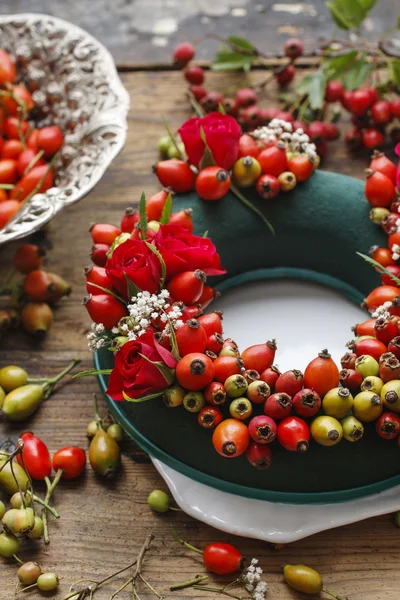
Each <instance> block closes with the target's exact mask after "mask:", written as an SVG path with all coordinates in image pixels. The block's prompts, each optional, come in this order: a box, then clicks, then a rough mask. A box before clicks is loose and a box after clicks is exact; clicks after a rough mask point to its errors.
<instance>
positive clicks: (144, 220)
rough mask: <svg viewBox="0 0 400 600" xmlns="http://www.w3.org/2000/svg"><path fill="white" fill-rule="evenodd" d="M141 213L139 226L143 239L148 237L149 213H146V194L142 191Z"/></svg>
mask: <svg viewBox="0 0 400 600" xmlns="http://www.w3.org/2000/svg"><path fill="white" fill-rule="evenodd" d="M139 215H140V220H139V227H140V231H141V232H142V239H146V235H147V222H148V221H147V213H146V196H145V194H144V192H142V195H141V197H140V202H139Z"/></svg>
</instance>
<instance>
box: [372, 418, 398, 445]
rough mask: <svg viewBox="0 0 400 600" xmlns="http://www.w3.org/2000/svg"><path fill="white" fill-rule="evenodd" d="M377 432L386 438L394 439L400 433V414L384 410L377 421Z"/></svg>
mask: <svg viewBox="0 0 400 600" xmlns="http://www.w3.org/2000/svg"><path fill="white" fill-rule="evenodd" d="M376 432H377V434H378V435H379V436H380V437H381V438H383V439H384V440H393V439H394V438H396V437H397V436H398V435H399V433H400V416H399V415H397V414H396V413H393V412H384V413H382V414H381V416H380V417H379V419H378V420H377V422H376Z"/></svg>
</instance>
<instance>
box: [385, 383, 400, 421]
mask: <svg viewBox="0 0 400 600" xmlns="http://www.w3.org/2000/svg"><path fill="white" fill-rule="evenodd" d="M381 398H382V400H383V402H384V403H385V406H386V408H387V409H388V410H392V411H394V412H397V413H398V412H400V380H399V379H392V381H388V382H387V383H385V385H384V386H383V387H382V389H381Z"/></svg>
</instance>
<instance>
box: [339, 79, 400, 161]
mask: <svg viewBox="0 0 400 600" xmlns="http://www.w3.org/2000/svg"><path fill="white" fill-rule="evenodd" d="M333 83H335V84H336V86H337V88H338V89H339V86H340V85H341V84H340V83H339V82H334V81H331V82H330V84H333ZM328 85H329V84H328ZM339 100H340V102H341V103H342V106H343V107H344V108H345V109H346V110H348V111H349V113H350V114H351V122H352V124H353V127H352V129H350V130H349V131H348V132H347V133H346V136H345V141H346V144H347V146H348V147H349V148H350V149H351V150H358V149H359V148H361V147H362V146H364V147H365V148H368V149H369V150H373V149H375V148H379V147H380V146H383V144H384V142H385V136H386V134H387V132H388V131H389V133H390V137H391V139H392V141H393V143H397V142H399V141H400V122H399V121H398V120H399V119H400V97H399V96H395V95H393V96H392V99H391V100H388V99H386V98H381V97H380V93H379V90H378V89H377V88H374V87H364V88H360V89H357V90H354V91H347V90H344V89H343V88H342V94H341V96H340V98H339ZM396 120H397V124H396V123H393V121H396ZM389 126H391V128H390V130H389V129H388V127H389Z"/></svg>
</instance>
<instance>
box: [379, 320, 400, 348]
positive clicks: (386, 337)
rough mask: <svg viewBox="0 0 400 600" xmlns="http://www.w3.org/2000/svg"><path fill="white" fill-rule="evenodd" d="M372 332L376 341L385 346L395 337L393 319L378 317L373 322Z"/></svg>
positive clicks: (395, 330) (395, 331) (395, 325)
mask: <svg viewBox="0 0 400 600" xmlns="http://www.w3.org/2000/svg"><path fill="white" fill-rule="evenodd" d="M374 331H375V337H376V339H377V340H379V341H380V342H383V343H384V344H386V345H387V344H388V343H389V342H390V341H391V340H392V339H393V338H394V337H396V335H397V323H396V322H395V321H393V319H385V318H384V317H379V318H378V319H376V321H375V326H374Z"/></svg>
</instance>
